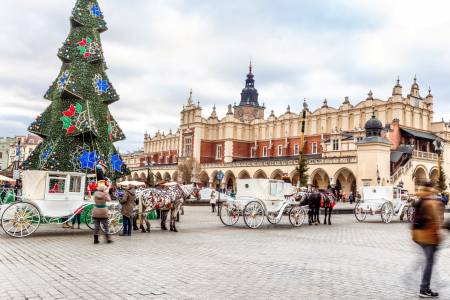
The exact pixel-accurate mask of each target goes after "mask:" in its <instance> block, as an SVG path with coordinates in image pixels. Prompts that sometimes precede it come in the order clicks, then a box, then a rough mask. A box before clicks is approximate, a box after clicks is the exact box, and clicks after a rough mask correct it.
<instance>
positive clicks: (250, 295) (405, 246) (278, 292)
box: [0, 207, 450, 300]
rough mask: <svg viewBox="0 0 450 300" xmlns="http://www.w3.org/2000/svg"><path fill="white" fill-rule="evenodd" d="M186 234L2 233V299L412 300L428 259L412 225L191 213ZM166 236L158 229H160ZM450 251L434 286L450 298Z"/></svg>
mask: <svg viewBox="0 0 450 300" xmlns="http://www.w3.org/2000/svg"><path fill="white" fill-rule="evenodd" d="M185 211H186V214H185V215H184V216H182V218H181V222H180V223H177V227H178V229H179V232H178V233H173V232H169V231H161V230H159V225H158V224H157V223H158V222H157V221H152V225H153V228H154V229H153V231H152V232H151V233H145V234H142V233H140V232H136V233H134V234H133V236H132V237H131V238H128V237H127V238H121V237H114V240H115V243H113V244H111V245H106V244H104V243H102V244H100V245H94V244H93V243H92V242H93V238H92V232H91V231H89V230H88V229H83V230H81V231H78V230H64V229H61V228H59V227H55V226H52V225H42V226H41V227H40V228H39V229H38V231H37V232H36V233H35V234H34V235H33V236H31V237H29V238H26V239H20V240H18V239H12V238H8V237H6V236H5V235H4V234H0V299H12V298H14V297H16V298H18V299H25V298H39V299H55V298H64V299H80V298H81V299H111V300H112V299H259V298H260V299H327V300H329V299H346V300H350V299H383V298H385V299H411V298H415V295H416V292H417V286H418V282H419V278H420V268H421V267H420V258H421V256H420V255H421V253H420V251H419V249H417V246H416V245H415V244H414V243H413V242H411V240H410V233H409V225H408V224H406V223H401V222H399V221H394V222H392V223H391V224H384V223H381V222H380V218H379V216H373V217H370V216H369V217H368V219H367V221H366V222H365V223H358V222H357V221H356V220H355V218H354V216H352V215H335V216H333V225H332V226H328V225H318V226H308V225H307V224H305V225H304V226H302V227H300V228H293V227H291V226H290V225H289V222H288V220H287V219H284V220H283V221H282V222H281V224H279V225H267V222H266V225H264V226H263V228H261V229H258V230H250V229H247V228H246V227H245V225H244V224H243V221H242V220H240V221H239V222H238V224H237V226H234V227H225V226H223V225H222V224H221V223H220V220H219V219H218V217H217V216H216V215H214V214H211V213H210V212H209V208H208V207H186V208H185ZM155 228H158V229H155ZM449 258H450V242H449V241H445V242H444V244H443V245H442V247H441V249H440V251H439V252H438V260H437V264H436V273H435V274H434V275H433V287H435V288H436V289H437V290H438V291H439V292H440V293H441V295H442V296H441V298H442V299H450V288H449V286H448V284H447V283H446V282H447V281H448V280H447V279H448V278H449V276H450V265H449V264H447V263H446V262H447V261H448V260H449Z"/></svg>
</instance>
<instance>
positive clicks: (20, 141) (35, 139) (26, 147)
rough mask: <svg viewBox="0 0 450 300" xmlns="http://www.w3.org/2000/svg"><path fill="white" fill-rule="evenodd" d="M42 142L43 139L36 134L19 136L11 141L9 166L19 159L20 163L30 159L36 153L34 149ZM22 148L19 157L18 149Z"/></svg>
mask: <svg viewBox="0 0 450 300" xmlns="http://www.w3.org/2000/svg"><path fill="white" fill-rule="evenodd" d="M41 141H42V138H40V137H39V136H37V135H35V134H28V135H18V136H15V137H14V138H12V139H11V141H10V143H9V145H8V146H9V151H8V152H9V153H8V154H9V166H10V165H11V164H12V163H14V162H15V161H16V160H17V159H18V160H19V163H22V162H23V161H24V160H26V159H27V158H28V156H29V155H30V154H31V153H32V152H33V151H34V149H35V148H36V147H37V145H39V143H40V142H41ZM18 145H20V146H19V148H20V156H19V157H17V155H16V152H17V147H18Z"/></svg>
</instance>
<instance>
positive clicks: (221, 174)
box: [216, 170, 225, 216]
mask: <svg viewBox="0 0 450 300" xmlns="http://www.w3.org/2000/svg"><path fill="white" fill-rule="evenodd" d="M224 176H225V174H224V173H223V172H222V170H220V171H219V172H217V175H216V179H217V181H218V182H219V198H218V199H217V216H219V215H220V214H219V209H220V187H221V185H222V180H223V177H224Z"/></svg>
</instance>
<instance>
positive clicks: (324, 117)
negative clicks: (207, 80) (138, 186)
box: [124, 66, 450, 193]
mask: <svg viewBox="0 0 450 300" xmlns="http://www.w3.org/2000/svg"><path fill="white" fill-rule="evenodd" d="M303 109H304V110H305V111H306V118H305V125H306V127H305V128H306V129H305V134H304V139H303V143H302V144H301V138H300V136H301V132H300V128H301V122H302V111H299V112H295V111H292V110H291V108H290V106H287V109H286V112H285V113H283V114H282V115H279V116H275V114H274V112H273V111H271V112H270V113H267V111H266V108H265V106H264V104H261V101H260V99H259V95H258V91H257V89H256V87H255V80H254V75H253V72H252V68H251V66H250V68H249V73H248V74H247V78H246V81H245V87H244V88H243V90H242V92H241V99H240V102H239V104H238V105H234V106H232V105H229V106H228V112H227V113H226V115H225V116H218V115H217V113H216V109H215V107H214V108H213V110H212V112H211V114H210V115H209V116H208V117H205V116H204V115H203V114H202V107H201V106H200V105H199V104H196V103H195V102H194V101H193V98H192V91H191V93H190V96H189V98H188V100H187V102H186V104H185V105H184V106H183V108H182V109H181V112H180V126H179V128H178V130H177V131H176V132H169V133H168V134H164V133H160V132H158V133H156V135H154V136H149V135H147V134H145V136H144V151H143V152H141V153H139V154H138V155H128V156H124V158H125V161H126V162H128V163H129V164H130V163H131V165H130V166H131V169H132V174H131V175H129V178H128V179H135V180H146V176H147V173H148V172H147V171H148V170H147V168H149V169H150V170H151V172H153V174H155V175H156V177H157V178H162V179H165V180H174V181H177V180H180V178H181V176H180V174H179V171H178V170H177V164H178V163H181V162H183V161H185V160H186V159H193V160H195V161H197V162H199V163H200V171H199V172H198V173H199V174H196V175H195V177H196V178H197V181H201V182H202V183H203V185H205V186H212V187H217V186H218V184H219V183H218V182H217V180H216V174H217V172H218V171H220V170H221V171H223V172H224V173H225V178H224V180H223V181H222V187H223V188H232V189H233V188H235V186H236V179H238V178H275V179H281V178H286V177H289V179H290V180H291V182H292V183H293V184H294V185H295V184H296V183H297V181H298V177H297V175H296V172H295V168H296V166H297V165H298V155H299V153H300V151H303V153H304V155H305V156H306V158H307V160H308V167H309V171H308V172H309V178H308V183H309V184H310V185H312V186H316V187H318V188H328V187H330V186H334V187H337V188H340V189H342V190H343V191H344V192H347V193H348V192H350V191H355V190H356V189H357V187H360V186H362V185H376V184H383V185H387V184H398V183H400V182H403V184H404V185H405V186H406V188H408V189H409V190H410V191H414V188H415V186H416V184H417V182H418V181H419V180H423V179H437V177H438V171H437V158H438V154H437V153H439V150H440V149H441V147H439V146H438V145H437V144H436V141H440V142H441V144H442V148H443V151H442V156H441V157H442V163H443V167H444V170H445V171H446V174H448V175H450V156H449V153H450V151H449V149H448V144H447V141H448V140H449V138H450V127H449V124H448V123H446V122H444V121H439V122H434V121H433V96H432V94H431V91H430V90H429V91H428V93H427V94H426V96H422V95H421V93H420V88H419V85H418V83H417V81H416V78H414V81H413V83H412V85H411V87H410V89H408V92H407V93H405V92H404V91H403V88H402V86H401V85H400V81H399V80H397V82H396V84H395V85H394V87H393V90H392V96H391V97H389V98H388V99H385V100H382V99H377V98H376V97H374V95H373V94H372V92H369V93H368V95H367V97H366V99H364V100H362V101H360V102H359V103H350V101H349V99H348V97H345V98H344V100H343V102H342V104H341V105H340V106H339V107H337V108H334V107H331V106H328V104H327V101H326V100H325V101H324V102H323V105H322V106H321V107H319V108H316V109H311V108H309V107H308V104H307V103H306V101H305V102H304V103H303ZM148 162H151V163H150V166H149V167H147V166H148Z"/></svg>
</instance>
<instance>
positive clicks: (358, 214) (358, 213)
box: [354, 201, 367, 222]
mask: <svg viewBox="0 0 450 300" xmlns="http://www.w3.org/2000/svg"><path fill="white" fill-rule="evenodd" d="M354 213H355V218H356V220H358V222H363V221H364V220H365V219H366V217H367V212H366V210H365V209H364V208H362V207H361V201H358V202H356V205H355V210H354Z"/></svg>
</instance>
